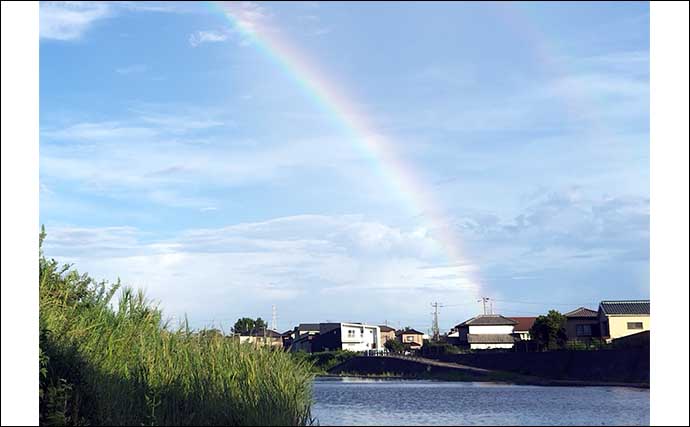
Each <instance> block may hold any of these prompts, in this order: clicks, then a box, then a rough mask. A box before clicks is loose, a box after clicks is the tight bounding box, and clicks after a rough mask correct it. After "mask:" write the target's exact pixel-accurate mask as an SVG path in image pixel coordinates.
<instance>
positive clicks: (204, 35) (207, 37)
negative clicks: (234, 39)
mask: <svg viewBox="0 0 690 427" xmlns="http://www.w3.org/2000/svg"><path fill="white" fill-rule="evenodd" d="M227 39H228V33H227V32H221V31H212V30H205V31H197V32H195V33H192V34H190V35H189V44H190V45H191V46H192V47H198V46H199V45H202V44H204V43H221V42H224V41H226V40H227Z"/></svg>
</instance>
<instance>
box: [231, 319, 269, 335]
mask: <svg viewBox="0 0 690 427" xmlns="http://www.w3.org/2000/svg"><path fill="white" fill-rule="evenodd" d="M266 327H267V325H266V322H265V321H264V320H263V319H262V318H260V317H257V318H256V320H254V319H252V318H250V317H242V318H240V319H237V322H235V325H234V326H233V327H232V332H234V333H236V334H240V335H249V333H250V332H251V331H253V330H255V329H258V330H261V329H266Z"/></svg>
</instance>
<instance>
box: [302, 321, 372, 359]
mask: <svg viewBox="0 0 690 427" xmlns="http://www.w3.org/2000/svg"><path fill="white" fill-rule="evenodd" d="M315 325H318V329H316V327H315ZM302 326H304V327H302ZM296 329H297V330H298V333H297V335H296V338H295V339H294V341H293V342H292V345H291V346H290V351H306V352H309V353H316V352H321V351H333V350H349V351H366V350H381V349H383V343H382V342H381V331H380V329H379V327H378V326H372V325H365V324H363V323H346V322H340V323H318V324H302V325H300V327H298V328H296ZM314 329H316V330H314Z"/></svg>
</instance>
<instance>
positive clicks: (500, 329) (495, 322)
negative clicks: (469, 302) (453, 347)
mask: <svg viewBox="0 0 690 427" xmlns="http://www.w3.org/2000/svg"><path fill="white" fill-rule="evenodd" d="M517 323H518V322H516V321H515V320H512V319H508V318H507V317H503V316H501V315H498V314H484V315H479V316H476V317H473V318H471V319H469V320H466V321H464V322H462V323H460V324H459V325H457V326H455V328H454V330H455V331H457V333H458V337H457V340H458V343H459V344H460V345H461V346H463V347H468V348H470V349H472V350H485V349H493V348H513V345H515V338H514V337H513V332H514V328H515V325H517Z"/></svg>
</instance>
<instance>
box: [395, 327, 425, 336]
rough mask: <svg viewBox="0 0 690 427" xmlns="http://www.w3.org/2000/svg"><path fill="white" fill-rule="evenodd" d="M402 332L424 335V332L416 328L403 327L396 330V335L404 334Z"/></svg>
mask: <svg viewBox="0 0 690 427" xmlns="http://www.w3.org/2000/svg"><path fill="white" fill-rule="evenodd" d="M402 334H407V335H424V332H419V331H418V330H416V329H412V328H410V329H401V330H399V331H396V332H395V335H402Z"/></svg>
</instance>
